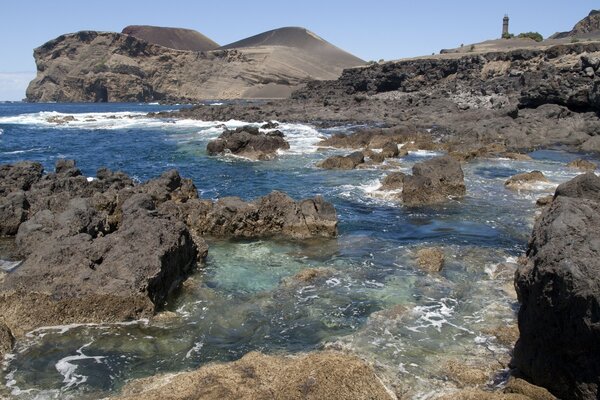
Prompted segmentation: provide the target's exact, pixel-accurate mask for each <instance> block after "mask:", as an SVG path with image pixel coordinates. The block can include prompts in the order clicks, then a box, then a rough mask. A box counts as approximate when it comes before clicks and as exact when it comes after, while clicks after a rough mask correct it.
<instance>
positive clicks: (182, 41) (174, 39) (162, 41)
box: [121, 25, 219, 51]
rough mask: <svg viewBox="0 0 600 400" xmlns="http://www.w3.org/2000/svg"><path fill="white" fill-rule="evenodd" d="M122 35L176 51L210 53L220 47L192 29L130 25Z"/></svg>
mask: <svg viewBox="0 0 600 400" xmlns="http://www.w3.org/2000/svg"><path fill="white" fill-rule="evenodd" d="M121 33H123V34H125V35H130V36H133V37H135V38H137V39H141V40H145V41H146V42H148V43H152V44H157V45H159V46H164V47H168V48H170V49H175V50H192V51H210V50H215V49H217V48H218V47H219V45H218V44H217V43H216V42H215V41H213V40H212V39H209V38H207V37H206V36H204V35H203V34H201V33H200V32H197V31H195V30H192V29H183V28H165V27H162V26H148V25H129V26H127V27H125V28H124V29H123V31H121Z"/></svg>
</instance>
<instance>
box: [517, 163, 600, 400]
mask: <svg viewBox="0 0 600 400" xmlns="http://www.w3.org/2000/svg"><path fill="white" fill-rule="evenodd" d="M599 225H600V178H598V177H597V176H595V175H594V174H592V173H587V174H584V175H580V176H578V177H576V178H574V179H573V180H571V181H569V182H567V183H564V184H562V185H560V186H559V187H558V188H557V190H556V193H555V197H554V200H553V202H552V204H551V205H550V206H549V207H546V208H545V209H544V210H543V211H542V215H541V216H540V217H539V218H538V220H537V221H536V223H535V226H534V228H533V232H532V234H531V238H530V242H529V247H528V249H527V263H526V264H525V265H521V266H520V267H519V268H518V270H517V273H516V275H515V285H516V288H517V294H518V298H519V302H520V303H521V307H520V310H519V318H518V320H519V331H520V336H519V340H518V342H517V344H516V346H515V350H514V358H513V364H514V366H515V367H516V368H518V370H519V371H520V373H522V374H523V377H524V378H525V379H526V380H527V381H529V382H531V383H533V384H535V385H538V386H542V387H545V388H547V389H548V390H549V391H550V392H551V393H552V394H553V395H555V396H557V397H559V398H568V399H577V400H579V399H597V398H598V396H600V329H598V318H599V317H598V310H600V280H599V277H600V258H598V254H599V253H600V231H599V230H598V226H599Z"/></svg>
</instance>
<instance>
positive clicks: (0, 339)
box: [0, 321, 15, 359]
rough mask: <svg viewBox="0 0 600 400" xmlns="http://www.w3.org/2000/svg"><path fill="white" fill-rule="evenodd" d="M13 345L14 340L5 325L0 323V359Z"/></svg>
mask: <svg viewBox="0 0 600 400" xmlns="http://www.w3.org/2000/svg"><path fill="white" fill-rule="evenodd" d="M14 345H15V338H14V336H13V335H12V332H11V331H10V329H9V328H8V326H6V324H5V323H4V322H2V321H0V359H2V358H4V355H5V354H6V353H8V352H10V351H11V350H12V348H13V346H14Z"/></svg>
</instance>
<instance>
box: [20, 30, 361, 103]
mask: <svg viewBox="0 0 600 400" xmlns="http://www.w3.org/2000/svg"><path fill="white" fill-rule="evenodd" d="M140 29H141V28H140ZM285 31H286V30H282V32H285ZM180 33H181V32H180V31H173V30H172V29H171V30H164V29H161V28H144V29H142V30H141V31H140V30H139V29H137V28H136V29H135V32H133V33H132V34H121V33H112V32H96V31H82V32H77V33H72V34H66V35H61V36H59V37H57V38H56V39H54V40H51V41H49V42H47V43H45V44H43V45H42V46H40V47H38V48H37V49H35V51H34V57H35V60H36V65H37V71H38V74H37V77H36V78H35V79H34V80H33V81H32V82H31V83H30V84H29V87H28V88H27V99H28V100H29V101H33V102H42V101H60V102H107V101H110V102H121V101H122V102H140V101H143V102H151V101H173V102H188V101H198V100H204V99H237V98H279V97H286V96H288V95H289V94H290V93H291V92H292V91H293V90H294V88H297V87H298V86H299V85H301V84H303V83H305V82H307V81H309V80H312V79H335V78H337V77H338V76H339V75H340V73H341V72H342V70H343V68H348V67H353V66H356V65H361V64H363V61H362V60H360V59H358V58H356V57H354V56H351V55H350V54H348V53H345V52H343V51H341V50H339V49H337V48H335V47H334V46H332V45H330V44H329V43H327V42H325V41H324V40H322V39H320V38H316V36H314V34H312V33H310V32H308V31H306V30H294V31H293V33H294V34H293V35H284V37H283V38H284V39H285V40H282V41H278V42H276V43H273V44H264V43H256V45H250V46H247V45H243V43H242V44H235V46H233V45H230V46H226V48H220V49H216V50H210V51H200V52H199V51H192V50H175V49H170V48H167V47H164V45H165V43H164V41H163V40H166V41H170V40H171V39H170V38H171V36H172V35H175V34H177V35H176V36H177V37H179V36H178V35H179V34H180ZM136 36H138V37H139V36H142V38H143V39H145V40H142V39H139V38H138V37H136ZM276 36H277V35H276ZM196 39H197V38H196ZM174 40H175V39H174ZM176 41H177V42H178V44H181V41H180V39H176ZM184 41H185V42H187V39H186V40H184ZM286 41H287V42H286ZM303 41H306V42H307V43H304V44H303V43H302V42H303ZM153 42H158V43H160V44H163V45H157V44H153ZM288 42H289V43H288ZM286 43H287V44H286ZM173 46H175V45H173ZM179 47H181V46H179ZM187 47H189V46H187ZM233 47H236V48H235V49H234V48H233Z"/></svg>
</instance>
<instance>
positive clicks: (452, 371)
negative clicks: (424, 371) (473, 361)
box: [442, 360, 492, 387]
mask: <svg viewBox="0 0 600 400" xmlns="http://www.w3.org/2000/svg"><path fill="white" fill-rule="evenodd" d="M442 373H443V374H444V375H445V376H446V377H448V378H449V379H450V380H452V381H453V382H454V383H456V384H457V385H458V386H459V387H474V386H482V385H484V384H485V383H486V382H487V381H488V380H489V379H490V376H491V374H492V370H491V369H490V368H489V366H485V365H469V364H468V363H466V362H465V360H460V361H458V360H450V361H448V362H446V363H445V364H444V365H443V368H442Z"/></svg>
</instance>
